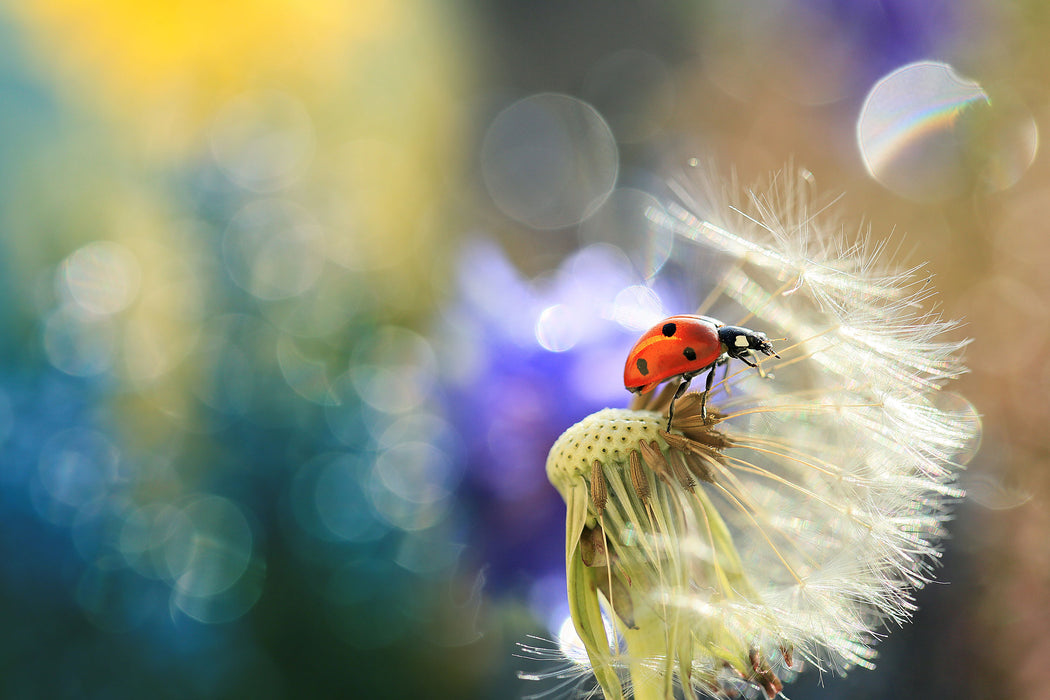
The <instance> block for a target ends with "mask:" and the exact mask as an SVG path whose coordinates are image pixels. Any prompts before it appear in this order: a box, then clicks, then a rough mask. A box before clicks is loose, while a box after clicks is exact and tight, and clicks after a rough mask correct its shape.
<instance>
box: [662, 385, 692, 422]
mask: <svg viewBox="0 0 1050 700" xmlns="http://www.w3.org/2000/svg"><path fill="white" fill-rule="evenodd" d="M691 381H693V375H691V374H683V375H682V383H681V384H679V385H678V390H677V391H676V392H675V393H674V396H672V397H671V405H670V406H668V407H667V432H671V421H672V420H673V419H674V402H675V401H677V400H678V399H680V398H682V394H684V393H685V390H686V389H688V388H689V382H691Z"/></svg>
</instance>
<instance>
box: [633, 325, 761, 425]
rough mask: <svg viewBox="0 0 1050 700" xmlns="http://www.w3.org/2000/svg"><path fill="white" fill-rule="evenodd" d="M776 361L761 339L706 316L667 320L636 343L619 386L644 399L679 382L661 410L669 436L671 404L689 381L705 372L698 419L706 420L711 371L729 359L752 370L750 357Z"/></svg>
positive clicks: (671, 414) (671, 415) (647, 332)
mask: <svg viewBox="0 0 1050 700" xmlns="http://www.w3.org/2000/svg"><path fill="white" fill-rule="evenodd" d="M755 350H757V351H758V352H761V353H764V354H766V355H772V356H773V357H776V358H778V359H779V358H780V355H778V354H777V353H776V351H774V350H773V346H772V345H771V344H770V342H769V339H768V338H766V334H765V333H759V332H758V331H753V330H751V329H750V328H742V327H740V326H727V325H725V324H724V323H722V322H721V321H718V320H716V319H713V318H709V317H707V316H694V315H691V314H685V315H681V316H671V317H670V318H665V319H664V320H663V321H660V323H658V324H656V325H655V326H653V327H652V328H650V329H649V330H648V331H646V332H645V334H644V335H642V337H641V338H639V339H638V342H637V343H635V344H634V347H633V348H631V352H630V353H628V355H627V364H626V365H625V366H624V368H623V385H624V388H626V389H627V390H628V391H630V392H632V393H636V394H647V393H649V392H650V391H652V390H653V389H655V388H656V387H657V386H659V385H660V384H663V383H664V382H666V381H667V380H669V379H675V378H677V379H679V381H680V383H679V385H678V390H677V391H675V394H674V397H673V398H672V399H671V405H670V407H669V408H668V409H667V430H668V431H670V430H671V419H672V418H673V417H674V402H675V401H677V400H678V399H679V398H680V397H681V396H682V394H684V393H685V390H686V389H687V388H688V387H689V382H691V381H692V380H693V377H695V376H696V375H698V374H700V373H701V372H704V371H707V372H708V373H707V388H705V389H704V397H703V401H702V402H701V404H700V414H701V415H702V416H703V417H704V418H705V419H706V418H707V394H708V393H709V392H710V391H711V385H712V383H713V382H714V379H715V367H717V366H719V365H724V364H726V363H727V362H729V358H731V357H734V358H736V359H738V360H740V361H741V362H743V363H744V364H746V365H749V366H751V367H756V368H757V367H758V365H757V364H755V363H754V362H752V361H751V360H749V359H748V357H749V356H750V355H751V354H752V351H755Z"/></svg>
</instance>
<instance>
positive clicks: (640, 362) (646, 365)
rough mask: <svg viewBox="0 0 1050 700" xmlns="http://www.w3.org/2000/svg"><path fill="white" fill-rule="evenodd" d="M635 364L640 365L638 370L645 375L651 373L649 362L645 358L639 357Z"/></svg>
mask: <svg viewBox="0 0 1050 700" xmlns="http://www.w3.org/2000/svg"><path fill="white" fill-rule="evenodd" d="M635 364H636V365H637V366H638V371H639V372H641V373H642V376H643V377H644V376H645V375H647V374H649V363H648V362H646V361H645V360H644V359H643V358H641V357H639V358H638V361H637V362H636V363H635Z"/></svg>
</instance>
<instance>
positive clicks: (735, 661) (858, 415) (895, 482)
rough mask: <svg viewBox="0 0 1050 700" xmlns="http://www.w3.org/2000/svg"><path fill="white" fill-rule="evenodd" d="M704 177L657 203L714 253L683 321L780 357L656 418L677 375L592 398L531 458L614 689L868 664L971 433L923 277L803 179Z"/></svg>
mask: <svg viewBox="0 0 1050 700" xmlns="http://www.w3.org/2000/svg"><path fill="white" fill-rule="evenodd" d="M709 183H710V181H709V180H707V181H694V182H692V183H690V184H689V186H688V187H683V188H682V189H681V191H680V193H679V194H680V196H681V197H682V200H683V204H681V205H675V206H672V207H670V208H667V209H666V210H663V209H661V210H660V213H658V214H655V215H654V216H656V217H658V218H660V222H661V223H662V224H663V225H665V226H669V227H671V228H672V229H673V230H674V231H675V232H676V233H677V235H678V236H679V237H680V238H681V239H682V240H685V241H695V242H697V243H698V244H700V245H701V246H702V247H703V252H704V253H705V254H715V255H721V256H723V257H724V258H725V261H726V270H727V272H726V274H725V276H724V277H723V278H722V279H721V280H720V282H719V284H718V287H717V288H716V289H714V291H713V293H711V294H709V295H708V296H707V299H706V300H705V302H704V303H703V305H702V306H701V307H700V308H698V309H697V310H696V313H697V314H699V315H707V314H713V315H717V317H718V318H722V319H725V321H726V323H729V324H733V325H738V324H741V323H744V322H747V323H748V324H749V326H751V327H753V328H755V329H759V328H760V329H761V330H762V331H763V332H765V333H766V335H767V336H769V337H779V338H785V339H786V340H784V341H781V342H779V343H778V344H777V352H778V353H779V357H776V356H770V357H762V358H761V360H758V359H757V358H753V359H755V364H757V365H758V367H757V368H751V367H746V366H744V365H743V364H741V365H740V366H739V367H736V366H727V367H726V368H725V372H724V375H723V373H722V371H719V372H718V376H717V377H714V378H713V379H714V381H713V382H712V384H711V387H710V391H709V392H703V391H701V392H693V393H689V394H686V395H685V396H682V397H681V398H679V399H678V400H677V402H676V403H675V412H674V418H673V422H672V425H671V430H670V431H667V430H665V427H666V425H665V423H666V422H667V420H668V417H667V412H668V407H669V404H670V403H671V400H672V395H673V393H674V389H675V384H676V383H675V382H669V384H668V385H667V386H665V387H664V388H663V389H662V390H660V389H658V390H656V391H653V392H652V393H649V394H644V395H640V396H638V397H637V398H636V399H635V400H634V403H633V405H632V406H631V408H628V409H605V410H602V411H599V412H598V413H595V414H593V415H591V416H590V417H588V418H586V419H584V420H583V421H581V422H580V423H578V424H576V425H575V426H573V427H571V428H569V429H568V430H567V431H566V432H565V433H564V434H563V435H562V436H561V437H560V438H559V439H558V441H557V442H556V443H555V444H554V446H553V448H552V449H551V452H550V456H549V458H548V461H547V475H548V478H549V479H550V481H551V483H552V484H554V486H555V487H556V488H557V490H558V491H559V493H560V494H561V495H562V497H563V499H564V500H565V503H566V506H567V515H566V531H565V536H566V539H565V565H566V573H567V578H568V593H569V606H570V612H571V616H572V619H573V621H574V624H575V629H576V632H577V633H578V635H579V638H580V641H581V643H582V645H583V647H584V649H586V653H587V657H588V659H589V663H590V668H591V670H592V671H593V673H594V675H595V677H596V679H597V682H598V684H599V686H600V688H601V691H602V692H603V693H604V695H605V697H606V698H609V699H613V698H623V697H627V696H631V695H633V697H635V698H637V699H640V700H649V699H650V698H652V699H656V698H660V699H664V700H670V699H671V698H674V697H675V692H676V690H675V689H676V688H682V689H684V691H685V693H686V696H687V697H692V695H693V694H701V695H707V696H711V697H727V696H730V695H732V694H733V693H736V692H741V691H743V692H746V693H751V694H755V693H758V694H763V695H765V696H766V697H768V698H773V697H776V696H777V695H780V694H781V692H782V688H783V682H784V681H785V680H790V679H792V678H793V677H794V676H795V674H796V672H797V670H798V669H799V668H801V667H802V666H803V665H809V666H812V667H815V668H817V669H819V670H821V671H824V672H836V673H842V672H845V671H846V670H848V669H850V668H852V667H856V666H860V667H865V668H872V667H873V666H874V663H873V659H874V658H875V652H874V648H873V647H874V644H875V643H876V641H877V640H878V639H879V638H880V637H881V636H883V635H884V634H885V628H887V627H888V626H892V625H899V624H903V623H905V622H907V621H908V620H909V618H910V617H911V615H912V613H913V611H914V609H915V606H914V602H913V598H912V592H913V591H914V590H915V589H916V588H919V587H921V586H923V585H925V584H926V583H928V582H929V581H930V580H931V578H932V569H933V566H934V562H935V561H936V558H937V556H938V553H939V549H938V542H939V540H940V539H941V538H942V537H943V536H944V534H945V533H944V524H945V521H946V520H948V518H949V512H948V504H949V503H950V502H951V501H952V500H954V499H957V498H959V497H961V496H962V492H961V491H960V490H959V489H958V488H956V487H955V486H954V479H955V472H956V471H957V469H958V468H959V467H961V466H962V465H961V464H959V463H958V462H959V460H960V459H962V457H959V456H960V455H965V454H966V453H967V452H968V449H967V448H968V446H969V445H971V444H972V443H973V441H974V440H975V439H976V433H977V432H978V430H979V421H978V420H977V419H976V416H975V414H974V413H973V412H972V410H970V409H969V408H968V404H965V402H946V401H943V400H942V398H943V397H941V396H939V394H940V393H941V392H943V389H942V387H943V385H944V384H945V383H946V382H947V380H950V379H951V378H953V377H955V376H957V375H959V374H960V373H962V372H963V371H964V368H963V366H962V365H961V364H960V357H959V356H960V351H961V350H962V348H963V346H964V345H965V343H964V342H952V341H947V340H943V339H942V336H943V335H944V334H945V333H946V332H948V331H951V330H953V329H955V328H956V326H957V324H956V323H955V322H953V321H948V320H944V319H943V318H941V317H940V316H939V315H938V314H937V313H936V311H932V312H927V311H923V310H922V307H923V304H924V303H925V302H927V301H928V300H929V299H930V297H931V295H932V289H931V287H930V284H929V279H928V278H927V277H925V276H923V274H922V272H921V270H920V269H918V268H915V269H911V270H906V271H897V270H894V269H892V268H891V267H889V266H888V265H886V264H884V263H883V262H882V257H883V256H884V255H885V247H884V246H883V245H882V244H875V243H872V242H871V241H870V240H868V239H867V237H866V236H865V237H863V240H862V242H861V243H859V244H855V245H852V244H847V243H845V242H843V241H842V240H841V239H840V238H839V236H838V232H839V230H840V224H839V223H838V221H837V220H836V219H835V215H834V212H833V210H832V209H831V208H830V207H829V206H824V205H815V204H813V203H812V202H811V200H810V199H809V197H808V189H809V185H808V181H806V180H805V178H802V179H800V180H797V181H796V180H794V179H792V178H791V177H788V176H786V175H781V176H779V177H778V178H777V179H775V180H774V182H773V185H772V187H771V188H770V189H769V190H768V191H767V192H765V193H756V192H751V193H750V194H749V195H748V197H747V199H746V201H745V202H743V203H739V204H738V203H730V202H728V201H726V197H725V196H724V195H723V194H722V193H720V192H716V191H715V190H714V189H713V188H712V187H710V186H709ZM694 195H696V196H695V198H694ZM701 201H702V202H707V203H708V205H707V207H706V208H705V209H703V210H702V211H701V205H700V204H699V202H701ZM711 202H716V203H718V204H716V205H714V206H711V204H710V203H711ZM693 211H696V212H699V213H692V212H693ZM665 212H669V213H665ZM700 213H702V216H700V215H699V214H700ZM719 378H720V380H719ZM705 393H707V394H709V396H704V394H705ZM705 399H706V416H705V415H704V413H705V412H704V405H705V404H704V402H705ZM945 405H952V406H960V405H962V406H964V408H963V409H959V410H944V409H943V408H941V407H942V406H945ZM596 457H597V459H596ZM603 608H604V611H605V614H603ZM607 622H611V623H612V625H614V626H615V627H614V629H615V631H612V630H608V629H607V628H606V623H607ZM577 666H578V664H577ZM559 677H561V676H559Z"/></svg>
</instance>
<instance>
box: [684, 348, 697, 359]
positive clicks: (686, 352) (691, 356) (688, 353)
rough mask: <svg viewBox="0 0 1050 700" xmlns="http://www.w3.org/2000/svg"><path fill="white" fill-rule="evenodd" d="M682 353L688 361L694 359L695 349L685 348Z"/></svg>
mask: <svg viewBox="0 0 1050 700" xmlns="http://www.w3.org/2000/svg"><path fill="white" fill-rule="evenodd" d="M682 354H683V355H685V359H687V360H689V361H690V362H692V361H693V360H695V359H696V350H693V349H692V348H686V349H685V350H683V351H682Z"/></svg>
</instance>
